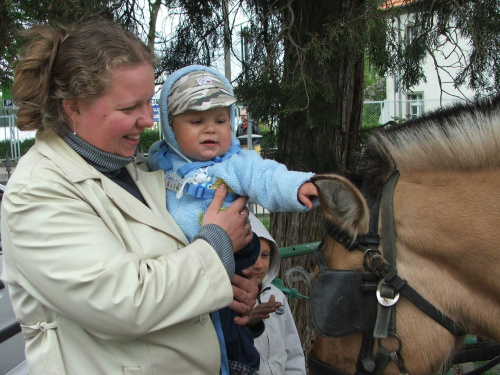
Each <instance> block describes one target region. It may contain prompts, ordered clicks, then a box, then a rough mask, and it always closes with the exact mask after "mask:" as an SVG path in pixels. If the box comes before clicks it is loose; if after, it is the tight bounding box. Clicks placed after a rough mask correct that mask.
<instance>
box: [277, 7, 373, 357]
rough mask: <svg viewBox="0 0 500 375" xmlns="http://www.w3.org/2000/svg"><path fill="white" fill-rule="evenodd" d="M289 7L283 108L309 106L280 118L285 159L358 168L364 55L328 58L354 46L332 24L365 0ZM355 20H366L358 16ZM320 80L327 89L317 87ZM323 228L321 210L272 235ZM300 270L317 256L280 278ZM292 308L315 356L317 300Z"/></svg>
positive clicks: (309, 234) (301, 164)
mask: <svg viewBox="0 0 500 375" xmlns="http://www.w3.org/2000/svg"><path fill="white" fill-rule="evenodd" d="M289 3H290V4H289V6H288V7H286V6H285V8H284V9H285V10H284V13H283V17H284V24H285V25H289V24H290V22H291V20H292V17H293V20H294V23H293V26H292V27H290V28H289V29H288V31H287V32H288V35H287V36H286V37H285V58H284V72H283V87H284V91H286V90H289V92H290V99H288V100H287V103H285V104H284V106H283V108H285V109H290V108H295V109H297V108H299V107H300V106H302V109H301V110H299V111H286V110H285V111H283V113H291V114H289V115H287V116H285V115H282V116H281V117H280V125H279V132H278V157H277V158H278V160H279V161H280V162H282V163H284V164H285V165H287V167H288V168H289V169H292V170H302V171H312V172H315V173H327V172H339V171H341V170H343V169H345V168H351V167H352V166H351V163H352V162H351V153H352V152H353V151H354V150H356V149H357V148H358V130H359V129H360V128H361V120H360V117H361V109H362V103H363V53H352V52H350V51H352V49H349V48H344V49H343V48H340V50H345V51H346V52H345V53H343V54H332V56H330V57H328V45H330V46H333V47H336V49H337V50H339V49H338V48H339V47H343V46H344V45H345V46H347V45H348V43H350V42H349V40H348V38H349V35H347V34H348V33H346V35H342V34H341V35H340V36H339V34H336V38H333V37H332V38H331V37H329V36H328V33H329V31H328V28H327V27H325V26H326V25H329V24H330V25H331V24H333V25H335V24H336V25H337V26H338V25H339V23H340V22H349V21H350V20H349V17H357V16H359V14H360V13H358V12H357V11H356V10H359V9H358V8H360V7H361V6H362V4H363V0H353V1H347V0H343V1H331V0H321V1H307V0H295V1H292V2H289ZM284 5H285V4H284ZM353 22H358V23H360V22H362V21H361V20H359V19H358V18H356V20H355V21H353ZM358 27H362V25H358ZM346 29H347V28H346ZM358 30H362V29H358ZM315 38H316V40H327V41H328V43H329V44H328V43H326V49H325V53H324V55H326V56H327V57H325V58H323V59H321V58H318V49H320V48H322V47H324V43H323V44H321V45H316V46H312V43H314V40H315ZM311 46H312V47H311ZM360 50H361V51H363V50H364V49H363V48H361V49H360ZM315 82H322V85H321V86H320V85H317V84H316V86H314V87H313V85H315ZM323 224H324V217H323V214H322V212H321V211H320V209H315V210H313V211H310V212H308V213H275V214H272V215H271V227H270V230H271V233H272V235H273V236H274V238H275V239H276V242H277V244H278V246H280V247H283V246H291V245H297V244H302V243H308V242H313V241H319V240H321V238H322V236H323V234H324V231H323ZM296 266H299V267H302V268H305V269H306V270H307V271H308V272H312V271H313V270H314V267H315V263H314V258H313V256H312V255H306V256H300V257H297V258H291V259H287V260H283V261H282V264H281V274H280V277H281V278H284V274H285V272H286V270H287V269H289V268H290V267H296ZM293 286H294V287H296V288H298V289H299V293H301V294H305V295H309V290H307V289H305V283H303V284H302V285H301V286H299V285H293ZM291 308H292V312H293V315H294V318H295V322H296V325H297V329H298V331H299V335H300V337H301V341H302V345H303V348H304V351H305V352H308V351H309V350H310V349H311V346H312V340H313V338H314V331H313V325H312V321H311V319H310V312H309V303H308V301H307V300H299V299H294V300H292V301H291Z"/></svg>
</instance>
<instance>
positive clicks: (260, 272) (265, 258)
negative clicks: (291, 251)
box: [253, 238, 271, 284]
mask: <svg viewBox="0 0 500 375" xmlns="http://www.w3.org/2000/svg"><path fill="white" fill-rule="evenodd" d="M259 239H260V254H259V257H258V258H257V261H256V262H255V264H254V265H253V276H254V277H255V281H257V284H261V283H262V280H264V277H265V276H266V274H267V270H268V269H269V263H270V260H271V246H270V244H269V241H267V240H266V239H264V238H259Z"/></svg>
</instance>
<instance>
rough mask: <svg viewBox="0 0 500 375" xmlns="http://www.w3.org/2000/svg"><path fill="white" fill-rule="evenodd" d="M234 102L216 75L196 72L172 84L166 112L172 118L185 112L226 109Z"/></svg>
mask: <svg viewBox="0 0 500 375" xmlns="http://www.w3.org/2000/svg"><path fill="white" fill-rule="evenodd" d="M234 102H236V98H235V97H234V96H232V95H231V94H230V93H229V90H228V88H227V87H226V85H225V84H224V82H223V81H222V80H221V79H220V78H219V77H217V76H216V75H214V74H212V73H210V72H207V71H204V70H196V71H193V72H189V73H187V74H186V75H184V76H182V77H181V78H179V80H177V82H175V83H174V85H173V86H172V89H171V90H170V95H169V96H168V111H169V112H170V114H171V115H172V116H175V115H178V114H180V113H184V112H186V111H190V110H191V111H207V110H209V109H212V108H217V107H227V106H230V105H231V104H233V103H234Z"/></svg>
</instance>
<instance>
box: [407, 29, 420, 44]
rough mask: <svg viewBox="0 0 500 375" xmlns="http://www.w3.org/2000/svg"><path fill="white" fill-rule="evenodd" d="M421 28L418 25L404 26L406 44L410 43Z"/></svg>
mask: <svg viewBox="0 0 500 375" xmlns="http://www.w3.org/2000/svg"><path fill="white" fill-rule="evenodd" d="M420 32H421V28H420V26H418V25H411V26H407V27H406V44H411V43H412V42H413V41H414V40H415V39H416V38H417V37H418V35H419V34H420Z"/></svg>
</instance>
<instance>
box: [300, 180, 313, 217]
mask: <svg viewBox="0 0 500 375" xmlns="http://www.w3.org/2000/svg"><path fill="white" fill-rule="evenodd" d="M297 196H298V198H299V201H300V203H302V204H303V205H304V206H307V207H309V209H310V210H312V208H313V202H312V201H313V199H314V198H317V197H318V189H316V186H315V185H314V184H313V183H312V182H305V183H303V184H302V185H301V186H300V187H299V192H298V193H297Z"/></svg>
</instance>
